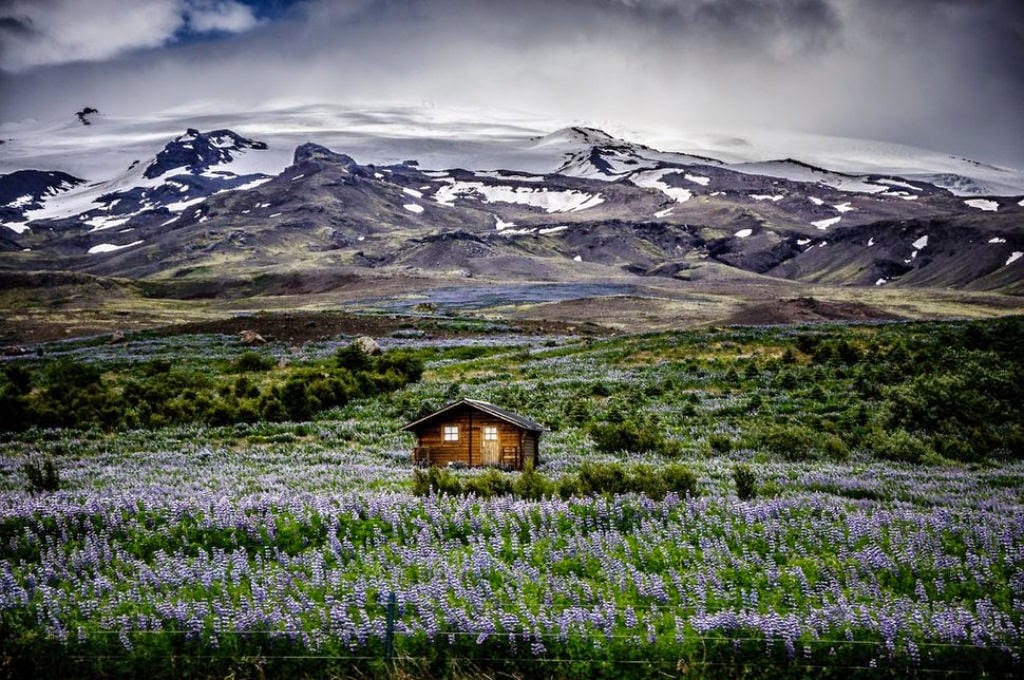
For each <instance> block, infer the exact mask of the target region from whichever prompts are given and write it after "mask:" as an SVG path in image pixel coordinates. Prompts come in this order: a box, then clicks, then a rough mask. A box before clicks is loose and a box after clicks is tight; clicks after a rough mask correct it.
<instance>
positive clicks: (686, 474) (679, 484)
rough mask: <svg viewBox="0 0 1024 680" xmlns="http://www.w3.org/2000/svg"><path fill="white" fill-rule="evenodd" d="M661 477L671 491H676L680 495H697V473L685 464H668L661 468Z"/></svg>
mask: <svg viewBox="0 0 1024 680" xmlns="http://www.w3.org/2000/svg"><path fill="white" fill-rule="evenodd" d="M661 477H662V479H663V480H664V481H665V486H666V487H667V488H668V490H669V491H675V492H676V493H677V494H679V495H680V496H696V495H697V475H696V474H694V472H693V470H691V469H690V468H688V467H686V466H685V465H683V464H681V463H673V464H672V465H666V466H665V467H663V468H662V469H661Z"/></svg>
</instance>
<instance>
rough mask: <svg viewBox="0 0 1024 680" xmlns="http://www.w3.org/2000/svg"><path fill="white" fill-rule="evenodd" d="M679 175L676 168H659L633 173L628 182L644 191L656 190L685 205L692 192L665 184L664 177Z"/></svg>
mask: <svg viewBox="0 0 1024 680" xmlns="http://www.w3.org/2000/svg"><path fill="white" fill-rule="evenodd" d="M671 174H675V175H679V174H681V173H680V171H679V169H678V168H661V169H659V170H649V171H647V170H645V171H641V172H637V173H634V174H632V175H630V176H629V181H630V182H632V183H633V184H635V185H636V186H638V187H643V188H645V189H657V190H658V191H660V192H661V193H663V194H665V195H666V196H668V197H669V198H671V199H672V200H673V201H675V202H676V203H685V202H686V201H688V200H690V199H691V198H693V192H692V191H690V190H689V189H683V188H681V187H674V186H671V185H669V184H666V183H665V181H664V179H663V178H664V177H665V176H666V175H671Z"/></svg>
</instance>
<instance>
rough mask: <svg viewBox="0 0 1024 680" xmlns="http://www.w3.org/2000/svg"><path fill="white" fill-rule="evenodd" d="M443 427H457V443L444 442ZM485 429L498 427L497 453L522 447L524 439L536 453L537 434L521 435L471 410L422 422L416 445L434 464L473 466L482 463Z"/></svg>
mask: <svg viewBox="0 0 1024 680" xmlns="http://www.w3.org/2000/svg"><path fill="white" fill-rule="evenodd" d="M470 421H472V429H470ZM446 425H455V426H457V427H458V428H459V440H458V441H457V442H446V441H444V434H443V433H444V427H445V426H446ZM484 427H496V428H498V444H497V446H498V451H499V454H500V452H501V450H502V449H503V448H504V447H522V446H523V444H524V442H525V441H527V440H529V441H530V442H532V450H533V452H534V454H535V453H536V435H533V434H531V433H528V432H523V431H522V430H520V429H519V428H517V427H516V426H514V425H512V424H510V423H507V422H505V421H504V420H501V419H499V418H495V417H494V416H491V415H488V414H486V413H481V412H479V411H475V410H471V409H460V410H458V411H454V412H451V413H448V414H445V415H444V416H442V417H440V418H437V419H436V420H432V421H430V422H427V423H424V424H423V425H422V426H420V428H418V429H417V431H416V437H417V440H418V442H417V445H418V446H420V447H425V448H427V449H429V450H430V462H431V463H432V464H433V465H439V466H445V465H448V464H449V463H453V462H460V463H463V464H465V465H469V466H472V467H476V466H478V465H480V464H481V462H482V460H483V446H484V441H483V436H484V434H483V431H484ZM524 450H525V449H524Z"/></svg>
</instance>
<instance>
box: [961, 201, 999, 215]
mask: <svg viewBox="0 0 1024 680" xmlns="http://www.w3.org/2000/svg"><path fill="white" fill-rule="evenodd" d="M964 203H966V204H967V205H969V206H971V207H972V208H977V209H978V210H985V211H987V212H996V211H997V210H999V202H998V201H990V200H987V199H984V198H972V199H970V200H967V201H964Z"/></svg>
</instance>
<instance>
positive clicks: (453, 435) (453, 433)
mask: <svg viewBox="0 0 1024 680" xmlns="http://www.w3.org/2000/svg"><path fill="white" fill-rule="evenodd" d="M444 440H445V441H446V442H457V441H459V426H458V425H445V426H444Z"/></svg>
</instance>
